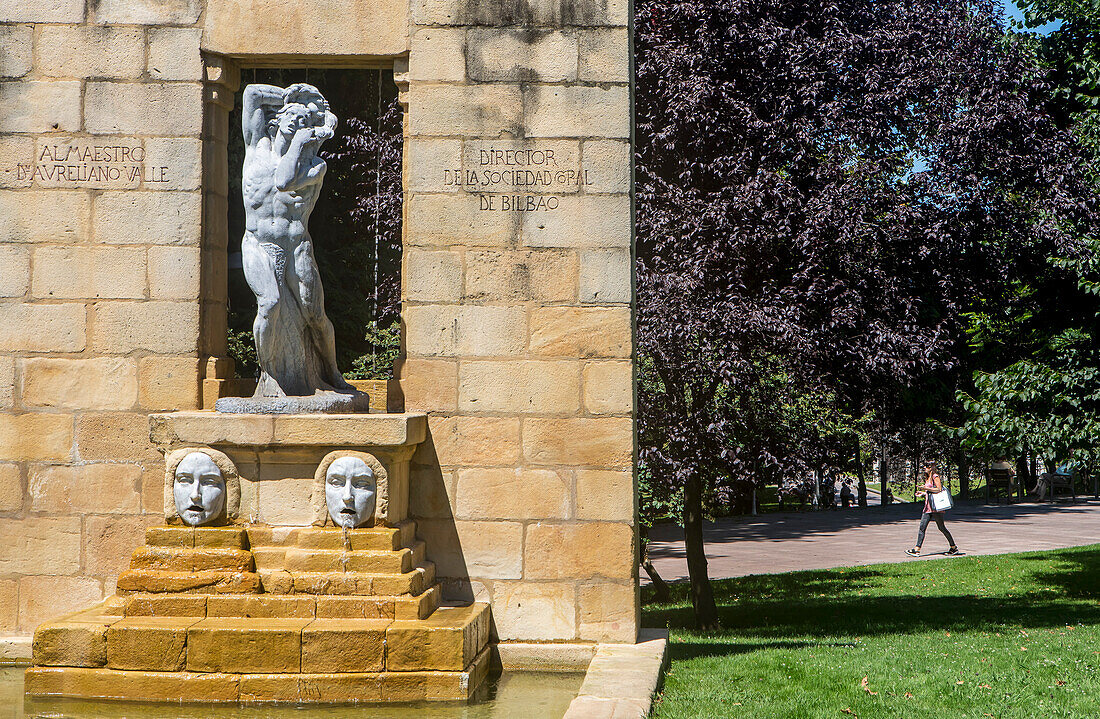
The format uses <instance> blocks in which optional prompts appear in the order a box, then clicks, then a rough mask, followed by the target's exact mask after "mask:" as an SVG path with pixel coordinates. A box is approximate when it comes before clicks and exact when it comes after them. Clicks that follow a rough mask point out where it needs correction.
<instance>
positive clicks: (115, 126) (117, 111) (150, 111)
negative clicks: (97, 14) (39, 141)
mask: <svg viewBox="0 0 1100 719" xmlns="http://www.w3.org/2000/svg"><path fill="white" fill-rule="evenodd" d="M105 1H117V2H120V3H121V2H129V0H105ZM84 127H85V129H86V130H87V131H88V132H95V133H123V134H142V135H146V134H148V135H193V136H196V137H197V136H198V135H199V133H200V132H201V131H202V85H201V84H199V83H183V82H172V83H165V82H147V83H139V82H130V83H127V82H88V83H87V84H86V88H85V90H84ZM62 129H67V128H62Z"/></svg>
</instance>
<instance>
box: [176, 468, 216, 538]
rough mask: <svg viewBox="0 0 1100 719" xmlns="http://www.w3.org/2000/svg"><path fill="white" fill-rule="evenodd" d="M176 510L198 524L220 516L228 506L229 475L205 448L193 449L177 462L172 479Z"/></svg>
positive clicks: (187, 521)
mask: <svg viewBox="0 0 1100 719" xmlns="http://www.w3.org/2000/svg"><path fill="white" fill-rule="evenodd" d="M172 496H173V497H174V498H175V500H176V513H177V514H179V516H180V519H182V520H183V522H184V523H185V524H189V525H191V526H192V527H198V526H201V525H204V524H210V523H211V522H213V521H215V520H217V519H219V518H220V517H221V516H222V513H223V510H224V509H225V478H224V477H222V472H221V470H220V469H218V465H216V464H214V460H213V459H211V458H210V455H208V454H206V453H205V452H191V453H190V454H188V455H187V456H186V457H184V458H183V459H182V460H180V463H179V464H178V465H176V475H175V478H174V479H173V481H172Z"/></svg>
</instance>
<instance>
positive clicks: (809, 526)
mask: <svg viewBox="0 0 1100 719" xmlns="http://www.w3.org/2000/svg"><path fill="white" fill-rule="evenodd" d="M921 507H922V505H921V504H920V503H909V504H896V505H891V506H890V507H865V508H862V509H847V510H837V511H835V512H832V511H822V512H799V513H792V512H783V513H776V514H767V515H761V516H757V517H733V518H725V519H721V520H719V521H717V522H707V523H705V525H704V530H703V539H704V541H705V542H706V543H707V544H723V543H727V542H736V541H742V540H763V541H779V540H791V539H803V538H812V537H817V536H827V535H830V534H833V533H835V532H842V531H844V530H848V529H853V528H859V527H881V526H889V525H895V524H903V523H909V522H913V521H914V520H916V519H919V518H920V512H921ZM1067 513H1069V514H1073V513H1076V514H1080V515H1082V519H1086V518H1088V519H1093V518H1095V519H1096V520H1100V505H1098V504H1096V503H1090V502H1085V501H1080V502H1078V503H1076V504H1068V503H1067V504H1012V505H986V504H977V503H967V504H962V503H960V505H959V506H957V507H956V509H954V510H952V511H951V513H950V514H949V515H948V516H949V523H951V524H961V525H980V524H985V523H999V524H1003V523H1011V522H1013V521H1019V520H1026V519H1030V518H1034V517H1041V516H1049V515H1053V514H1067ZM649 538H650V540H651V543H650V545H649V556H650V558H651V559H663V558H668V557H683V556H684V548H683V545H682V544H680V543H681V542H682V541H683V538H684V534H683V530H682V529H681V528H680V527H678V526H676V525H674V524H662V525H658V526H656V527H654V528H653V529H651V530H650V532H649Z"/></svg>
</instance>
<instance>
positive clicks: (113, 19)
mask: <svg viewBox="0 0 1100 719" xmlns="http://www.w3.org/2000/svg"><path fill="white" fill-rule="evenodd" d="M92 10H93V12H94V17H93V19H94V21H95V22H98V23H109V24H114V23H118V24H122V25H191V24H192V23H195V22H197V21H198V19H199V13H200V12H201V10H202V4H201V2H200V1H199V0H98V1H97V2H96V3H95V4H94V5H92Z"/></svg>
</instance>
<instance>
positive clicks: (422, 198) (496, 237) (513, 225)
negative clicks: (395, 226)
mask: <svg viewBox="0 0 1100 719" xmlns="http://www.w3.org/2000/svg"><path fill="white" fill-rule="evenodd" d="M479 207H480V205H479V200H478V198H476V197H470V198H468V199H466V200H464V201H461V202H456V201H455V198H454V197H453V196H452V195H450V194H434V195H428V194H421V193H414V194H413V195H412V196H411V198H410V199H409V211H408V219H409V223H408V229H407V231H406V245H405V246H406V247H416V246H418V245H432V246H440V245H465V246H467V247H478V246H480V247H500V246H506V245H510V244H511V243H512V241H513V239H514V238H515V237H516V236H517V234H518V229H519V228H518V223H519V220H518V219H517V218H515V217H512V216H511V213H508V212H482V211H481V210H480V209H479Z"/></svg>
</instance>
